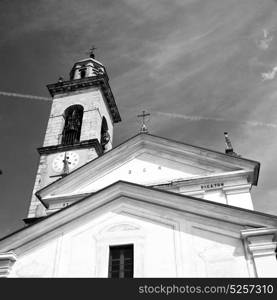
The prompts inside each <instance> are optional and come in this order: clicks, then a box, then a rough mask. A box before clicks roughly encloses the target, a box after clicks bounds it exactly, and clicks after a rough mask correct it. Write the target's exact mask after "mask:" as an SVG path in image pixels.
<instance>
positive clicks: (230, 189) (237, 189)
mask: <svg viewBox="0 0 277 300" xmlns="http://www.w3.org/2000/svg"><path fill="white" fill-rule="evenodd" d="M250 189H251V184H241V185H233V186H225V187H223V192H224V193H225V194H226V195H234V194H240V193H249V191H250Z"/></svg>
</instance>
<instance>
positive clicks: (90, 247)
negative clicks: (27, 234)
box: [10, 200, 253, 277]
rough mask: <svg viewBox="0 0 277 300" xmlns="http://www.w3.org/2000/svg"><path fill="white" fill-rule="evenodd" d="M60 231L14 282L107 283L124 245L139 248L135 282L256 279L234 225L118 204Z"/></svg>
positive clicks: (36, 249) (35, 249) (19, 266)
mask: <svg viewBox="0 0 277 300" xmlns="http://www.w3.org/2000/svg"><path fill="white" fill-rule="evenodd" d="M58 231H59V234H56V236H55V237H54V238H53V240H52V241H49V242H47V241H45V240H44V237H42V238H41V240H40V241H36V245H31V244H30V246H29V249H28V250H24V251H25V253H23V254H20V255H19V258H18V261H17V262H16V263H15V265H14V267H13V271H12V273H11V275H10V276H11V277H16V276H18V277H107V276H108V256H109V246H112V245H121V244H134V276H135V277H241V276H244V277H248V276H252V273H253V272H252V271H251V270H250V269H249V266H248V264H247V261H246V259H245V257H244V250H243V244H242V241H241V240H240V237H239V228H236V227H235V226H234V225H232V224H228V223H225V222H219V221H216V220H212V219H204V218H200V217H197V216H192V215H188V214H186V215H185V214H182V213H180V212H177V211H170V210H168V209H165V208H157V207H152V206H148V205H145V204H139V205H133V204H132V201H129V200H126V201H120V200H117V202H116V203H113V204H109V205H107V206H106V207H105V208H101V209H99V210H98V211H97V212H95V213H93V214H90V215H86V216H83V218H81V219H79V220H77V221H75V222H71V224H68V225H66V227H65V228H60V229H59V230H58ZM25 247H26V246H25ZM27 248H28V247H27Z"/></svg>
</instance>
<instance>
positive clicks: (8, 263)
mask: <svg viewBox="0 0 277 300" xmlns="http://www.w3.org/2000/svg"><path fill="white" fill-rule="evenodd" d="M15 262H16V255H15V253H14V252H5V253H0V278H1V277H2V278H3V277H8V275H9V273H10V271H11V268H12V266H13V264H14V263H15Z"/></svg>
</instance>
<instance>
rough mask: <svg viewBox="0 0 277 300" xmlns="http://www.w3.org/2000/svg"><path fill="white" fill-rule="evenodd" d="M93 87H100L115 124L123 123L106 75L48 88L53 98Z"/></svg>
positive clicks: (54, 84) (53, 84)
mask: <svg viewBox="0 0 277 300" xmlns="http://www.w3.org/2000/svg"><path fill="white" fill-rule="evenodd" d="M92 87H100V88H101V90H102V92H103V94H104V96H105V98H106V100H107V105H108V107H109V110H110V113H111V115H112V118H113V122H114V123H118V122H120V121H121V117H120V114H119V111H118V108H117V105H116V102H115V99H114V96H113V93H112V90H111V88H110V85H109V82H108V77H107V75H105V74H101V75H97V76H91V77H85V78H81V79H74V80H68V81H62V82H57V83H52V84H48V85H47V88H48V90H49V93H50V94H51V96H52V97H54V96H55V95H62V94H65V93H70V92H75V91H78V90H84V89H89V88H92Z"/></svg>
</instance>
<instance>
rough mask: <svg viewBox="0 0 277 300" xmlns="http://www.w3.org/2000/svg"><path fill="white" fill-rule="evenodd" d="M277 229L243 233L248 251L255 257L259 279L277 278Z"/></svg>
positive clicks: (251, 230)
mask: <svg viewBox="0 0 277 300" xmlns="http://www.w3.org/2000/svg"><path fill="white" fill-rule="evenodd" d="M276 235H277V228H255V229H246V230H242V231H241V236H242V238H243V239H245V240H246V243H247V250H248V251H249V253H250V255H251V256H252V257H253V261H254V265H255V269H256V275H257V277H277V259H276V247H277V242H276Z"/></svg>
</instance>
